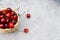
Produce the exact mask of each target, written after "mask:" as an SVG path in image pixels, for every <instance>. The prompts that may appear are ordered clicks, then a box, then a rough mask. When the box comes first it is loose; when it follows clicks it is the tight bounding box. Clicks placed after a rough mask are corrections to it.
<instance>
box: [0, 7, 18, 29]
mask: <svg viewBox="0 0 60 40" xmlns="http://www.w3.org/2000/svg"><path fill="white" fill-rule="evenodd" d="M17 20H18V16H17V14H16V12H15V11H14V10H12V9H11V8H7V9H4V10H1V11H0V28H2V29H6V28H14V25H15V24H16V23H17Z"/></svg>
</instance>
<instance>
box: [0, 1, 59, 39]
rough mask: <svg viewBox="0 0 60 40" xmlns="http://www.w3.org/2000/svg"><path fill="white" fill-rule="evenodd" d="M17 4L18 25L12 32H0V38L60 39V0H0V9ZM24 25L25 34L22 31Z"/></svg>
mask: <svg viewBox="0 0 60 40" xmlns="http://www.w3.org/2000/svg"><path fill="white" fill-rule="evenodd" d="M1 4H2V6H1ZM19 6H20V9H19V12H18V11H17V12H18V13H19V14H21V16H20V26H19V27H18V29H17V31H15V32H13V33H9V34H5V33H3V32H0V40H60V0H0V10H1V9H3V8H7V7H11V8H12V9H16V8H18V7H19ZM27 13H30V14H31V18H30V19H27V18H26V14H27ZM26 27H27V28H29V33H27V34H26V33H24V32H23V30H24V28H26Z"/></svg>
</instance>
